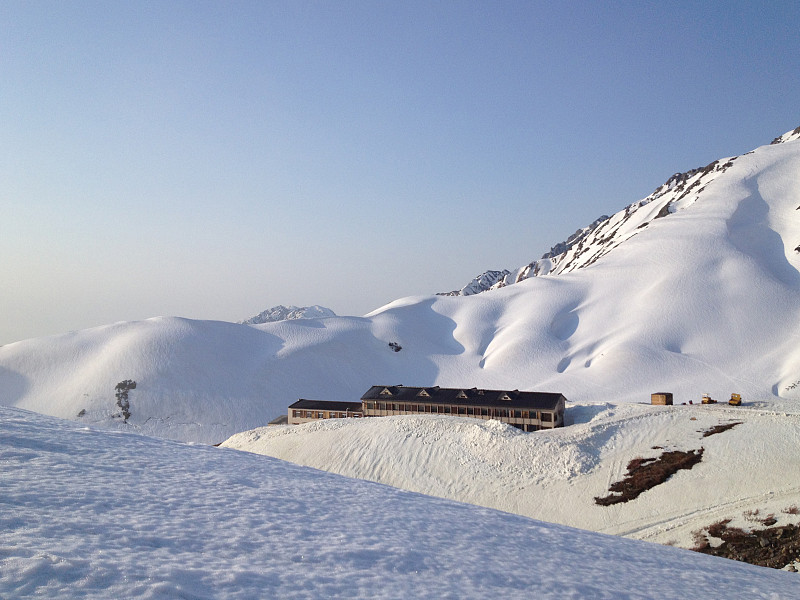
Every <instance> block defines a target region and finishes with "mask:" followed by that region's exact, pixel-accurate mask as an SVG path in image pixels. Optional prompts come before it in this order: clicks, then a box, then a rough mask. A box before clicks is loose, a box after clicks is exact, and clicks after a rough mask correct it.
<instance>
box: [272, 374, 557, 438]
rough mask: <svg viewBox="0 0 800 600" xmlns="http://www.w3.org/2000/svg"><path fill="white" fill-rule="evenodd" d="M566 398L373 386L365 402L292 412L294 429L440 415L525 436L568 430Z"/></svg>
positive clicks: (303, 405) (313, 404)
mask: <svg viewBox="0 0 800 600" xmlns="http://www.w3.org/2000/svg"><path fill="white" fill-rule="evenodd" d="M565 404H566V398H565V397H564V395H563V394H558V393H551V392H521V391H519V390H511V391H508V390H483V389H478V388H470V389H466V388H442V387H439V386H433V387H408V386H403V385H392V386H381V385H375V386H372V387H371V388H370V389H369V390H367V392H366V393H365V394H364V395H363V396H362V397H361V402H330V401H324V400H298V401H297V402H295V403H294V404H292V405H290V406H289V414H288V421H289V424H290V425H296V424H299V423H307V422H309V421H313V420H316V419H335V418H347V417H384V416H391V415H409V414H440V415H451V416H458V417H469V418H474V419H485V420H489V419H494V420H497V421H501V422H503V423H508V424H509V425H512V426H514V427H517V428H519V429H522V430H523V431H538V430H539V429H552V428H554V427H563V426H564V409H565Z"/></svg>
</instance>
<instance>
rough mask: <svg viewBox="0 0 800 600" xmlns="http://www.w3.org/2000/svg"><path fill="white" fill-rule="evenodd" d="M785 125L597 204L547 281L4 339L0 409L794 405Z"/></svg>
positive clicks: (202, 424) (186, 420) (236, 416)
mask: <svg viewBox="0 0 800 600" xmlns="http://www.w3.org/2000/svg"><path fill="white" fill-rule="evenodd" d="M798 135H800V134H798ZM798 135H795V134H794V133H792V134H790V135H787V136H783V137H782V143H778V144H775V145H768V146H763V147H761V148H758V149H757V150H755V151H753V152H751V153H748V154H745V155H742V156H739V157H737V158H736V159H735V160H730V159H722V160H721V161H719V163H718V164H717V167H719V168H718V169H717V168H716V167H715V168H714V169H713V170H711V171H709V172H708V173H706V174H705V175H703V174H702V173H701V172H698V173H696V174H695V175H693V176H692V177H691V178H690V179H689V180H688V181H686V182H685V189H684V190H683V191H681V192H680V193H679V192H677V191H676V190H677V189H678V188H676V187H674V186H672V187H670V186H671V185H672V184H670V185H666V186H662V188H659V190H660V191H659V190H657V193H656V194H654V195H652V196H650V197H648V198H650V200H649V201H648V202H647V203H644V204H642V203H641V202H640V203H635V204H634V205H631V206H629V207H628V208H627V209H626V210H623V211H620V213H618V214H617V215H613V216H612V217H611V218H610V219H609V220H608V221H607V222H605V223H603V224H602V225H600V226H599V227H598V228H597V229H595V230H594V231H593V232H592V236H591V237H590V238H587V241H586V243H585V245H584V247H582V248H580V249H579V248H577V247H576V248H572V249H571V250H570V253H571V254H570V256H571V257H572V258H570V259H569V261H568V262H574V261H578V262H580V261H585V263H586V264H584V266H583V268H580V269H576V270H574V271H572V272H563V271H566V270H567V268H566V264H565V263H564V260H561V259H559V260H561V262H560V263H559V264H561V265H564V269H563V271H562V272H561V274H558V275H546V276H539V277H533V278H530V279H526V280H524V281H522V282H520V283H516V284H514V285H508V286H506V287H503V288H501V289H496V290H491V291H488V292H484V293H481V294H477V295H473V296H467V297H444V296H425V297H411V298H405V299H402V300H398V301H396V302H392V303H391V304H388V305H387V306H384V307H383V308H380V309H378V310H376V311H374V312H373V313H370V314H369V315H367V316H365V317H360V318H359V317H331V318H321V319H301V320H296V321H281V322H277V323H266V324H263V325H256V326H246V325H240V324H234V323H224V322H214V321H193V320H188V319H180V318H163V317H160V318H154V319H149V320H147V321H141V322H124V323H116V324H114V325H109V326H105V327H99V328H94V329H89V330H84V331H78V332H73V333H69V334H65V335H60V336H55V337H49V338H39V339H33V340H27V341H22V342H17V343H14V344H8V345H6V346H4V347H1V348H0V402H2V403H3V404H5V405H10V406H17V407H20V408H25V409H29V410H34V411H36V412H41V413H45V414H50V415H53V416H59V417H64V418H70V419H75V418H77V417H76V416H77V414H78V413H79V412H80V411H85V413H84V416H83V417H81V418H82V419H83V421H84V422H85V423H87V424H103V425H105V426H108V425H112V426H113V425H114V424H115V423H116V424H117V425H118V426H119V427H121V428H123V429H129V430H132V431H141V432H144V433H147V434H151V435H158V436H162V437H169V438H173V439H181V440H186V441H200V442H213V443H217V442H221V441H222V440H224V439H226V438H227V437H229V436H230V435H232V434H234V433H236V432H239V431H243V430H247V429H252V428H253V427H257V426H260V425H264V424H266V423H267V422H269V421H270V420H271V419H273V418H275V417H276V416H278V415H280V414H282V413H285V411H286V407H287V406H288V405H289V404H290V403H292V402H294V401H295V400H297V399H298V398H310V399H324V400H350V401H352V400H358V399H359V398H360V396H361V394H362V393H363V392H364V391H366V390H367V389H368V388H369V387H370V386H371V385H375V384H399V383H402V384H405V385H420V386H430V385H441V386H446V387H461V386H466V387H482V388H489V389H515V388H516V389H524V390H534V391H555V392H561V393H563V394H564V395H565V396H566V397H567V398H568V399H569V400H571V401H573V402H578V403H585V402H615V403H617V402H640V401H647V400H648V399H649V394H650V393H651V392H655V391H671V392H673V393H674V394H675V398H676V401H677V402H685V401H688V400H690V399H694V400H696V399H697V398H699V396H700V394H701V393H703V392H710V393H711V394H712V395H714V396H717V397H727V396H728V395H729V394H730V393H731V392H734V391H736V392H739V393H741V394H742V395H743V396H744V397H746V398H759V399H761V398H767V399H768V398H772V399H795V400H797V399H800V344H799V343H798V340H800V272H799V271H798V268H799V267H800V252H798V251H797V250H796V248H800V210H798V208H800V140H798V139H796V138H797V137H798ZM729 163H730V164H729ZM695 184H697V185H695ZM692 186H694V187H692ZM632 207H633V208H632ZM662 209H666V211H665V214H666V213H669V214H666V216H663V217H660V218H658V214H659V213H661V212H662ZM601 227H603V228H604V229H601ZM598 231H599V233H598ZM603 232H606V233H603ZM606 234H607V237H606ZM600 255H602V256H600ZM596 256H600V257H599V258H598V259H597V260H596V261H594V262H592V258H594V257H596ZM589 257H592V258H589ZM565 260H566V259H565ZM589 263H591V264H589ZM559 268H561V267H559ZM392 342H396V343H398V344H400V346H402V351H401V352H393V351H392V350H391V348H389V346H388V344H389V343H392ZM126 379H132V380H134V381H136V382H137V387H136V389H135V390H132V391H131V393H130V412H131V417H130V420H129V422H128V424H125V425H122V424H121V423H119V419H114V418H112V414H113V413H114V412H115V411H116V407H115V406H114V403H115V399H114V387H115V385H116V384H117V383H118V382H120V381H122V380H126Z"/></svg>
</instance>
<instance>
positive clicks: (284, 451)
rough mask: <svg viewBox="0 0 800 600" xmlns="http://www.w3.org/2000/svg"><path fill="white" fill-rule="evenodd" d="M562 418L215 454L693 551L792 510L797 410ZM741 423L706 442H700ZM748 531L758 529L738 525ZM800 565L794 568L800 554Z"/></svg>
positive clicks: (383, 426)
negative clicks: (654, 478) (702, 536)
mask: <svg viewBox="0 0 800 600" xmlns="http://www.w3.org/2000/svg"><path fill="white" fill-rule="evenodd" d="M781 408H783V409H790V410H793V412H786V411H785V410H775V409H774V407H773V408H771V409H768V408H766V407H765V406H763V405H762V406H757V405H754V404H753V403H746V404H745V405H744V406H742V407H729V406H727V405H691V406H690V405H687V406H663V407H662V406H651V405H642V404H618V405H612V404H603V405H580V406H574V405H573V406H569V407H568V408H567V414H566V420H567V423H568V424H569V426H568V427H565V428H561V429H556V430H552V431H540V432H536V433H530V434H527V433H523V432H521V431H519V430H517V429H515V428H513V427H511V426H507V425H504V424H502V423H500V422H498V421H481V420H476V419H469V418H463V417H462V418H458V417H449V416H444V415H442V416H438V415H419V416H407V417H384V418H380V419H337V420H329V421H320V422H317V423H308V424H304V425H298V426H278V427H264V428H259V429H256V430H253V431H248V432H242V433H239V434H237V435H234V436H232V437H231V438H230V439H229V440H227V441H226V442H225V443H224V444H223V446H226V447H230V448H238V449H241V450H245V451H248V452H256V453H260V454H266V455H269V456H273V457H276V458H281V459H285V460H289V461H292V462H294V463H298V464H301V465H307V466H311V467H315V468H318V469H324V470H327V471H332V472H334V473H339V474H341V475H346V476H349V477H357V478H361V479H368V480H371V481H376V482H380V483H385V484H388V485H391V486H395V487H399V488H402V489H407V490H411V491H417V492H422V493H426V494H431V495H434V496H439V497H442V498H450V499H456V500H459V501H462V502H469V503H473V504H478V505H481V506H487V507H490V508H496V509H499V510H503V511H507V512H510V513H516V514H521V515H525V516H529V517H533V518H536V519H541V520H544V521H549V522H552V523H561V524H564V525H570V526H572V527H579V528H581V529H587V530H593V531H599V532H604V533H612V534H616V535H624V536H629V537H633V538H638V539H645V540H648V541H653V542H658V543H663V544H674V545H678V546H681V547H686V548H691V547H693V546H694V540H693V536H692V533H693V532H694V531H697V530H699V529H701V528H703V527H706V526H708V525H711V524H712V523H714V522H716V521H718V520H720V519H723V518H730V519H733V520H734V523H736V524H739V523H740V521H742V519H743V514H744V513H745V512H746V511H755V510H758V511H759V512H760V514H761V515H767V514H770V513H772V514H774V515H776V517H778V518H779V519H781V521H780V524H781V525H783V524H788V523H791V524H797V523H798V522H800V516H794V515H790V514H789V513H788V512H784V511H787V510H788V509H791V507H792V506H795V507H796V506H800V457H798V454H797V448H798V447H800V405H797V404H794V403H789V402H786V403H784V406H783V407H781ZM731 422H739V423H741V424H739V425H737V426H735V427H734V428H732V429H730V430H728V431H725V432H723V433H718V434H715V435H711V436H705V437H704V436H703V432H706V431H708V430H709V429H711V428H712V427H714V426H716V425H720V424H726V423H731ZM699 448H704V453H703V459H702V461H701V462H700V464H698V465H696V466H695V467H694V468H692V469H691V470H684V471H679V472H678V473H676V474H675V475H673V476H672V477H671V478H670V479H669V480H668V481H667V482H665V483H663V484H661V485H659V486H657V487H656V488H653V489H652V490H649V491H647V492H645V493H643V494H642V495H641V496H639V497H638V498H636V499H634V500H631V501H629V502H626V503H620V504H615V505H612V506H599V505H597V504H596V503H595V501H594V498H595V497H598V496H606V495H607V494H608V488H609V485H610V484H611V483H612V482H615V481H618V480H620V479H622V478H623V477H624V476H625V474H626V469H627V465H628V463H629V462H630V461H631V460H633V459H634V458H638V457H644V458H655V457H657V456H659V455H660V454H661V452H662V449H665V450H682V451H690V450H697V449H699ZM741 524H742V525H745V526H752V525H753V524H752V523H750V524H747V523H741ZM797 559H798V560H799V561H800V557H797Z"/></svg>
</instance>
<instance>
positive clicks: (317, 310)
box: [239, 304, 336, 325]
mask: <svg viewBox="0 0 800 600" xmlns="http://www.w3.org/2000/svg"><path fill="white" fill-rule="evenodd" d="M335 316H336V313H335V312H333V311H332V310H331V309H330V308H325V307H324V306H319V305H317V304H315V305H313V306H300V307H298V306H283V305H282V304H279V305H278V306H273V307H272V308H268V309H267V310H265V311H263V312H260V313H258V314H257V315H256V316H254V317H250V318H249V319H245V320H244V321H239V322H240V323H242V324H243V325H260V324H261V323H272V322H274V321H291V320H294V319H319V318H323V317H335Z"/></svg>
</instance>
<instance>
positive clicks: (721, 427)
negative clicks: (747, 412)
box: [703, 421, 743, 437]
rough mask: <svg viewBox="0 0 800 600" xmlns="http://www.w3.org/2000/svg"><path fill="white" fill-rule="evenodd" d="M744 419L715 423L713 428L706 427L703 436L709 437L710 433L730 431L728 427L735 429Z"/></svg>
mask: <svg viewBox="0 0 800 600" xmlns="http://www.w3.org/2000/svg"><path fill="white" fill-rule="evenodd" d="M742 423H743V421H735V422H733V423H723V424H721V425H715V426H714V427H712V428H711V429H706V430H705V431H704V432H703V437H708V436H710V435H714V434H717V433H722V432H723V431H728V429H733V428H734V427H736V426H737V425H741V424H742Z"/></svg>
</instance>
